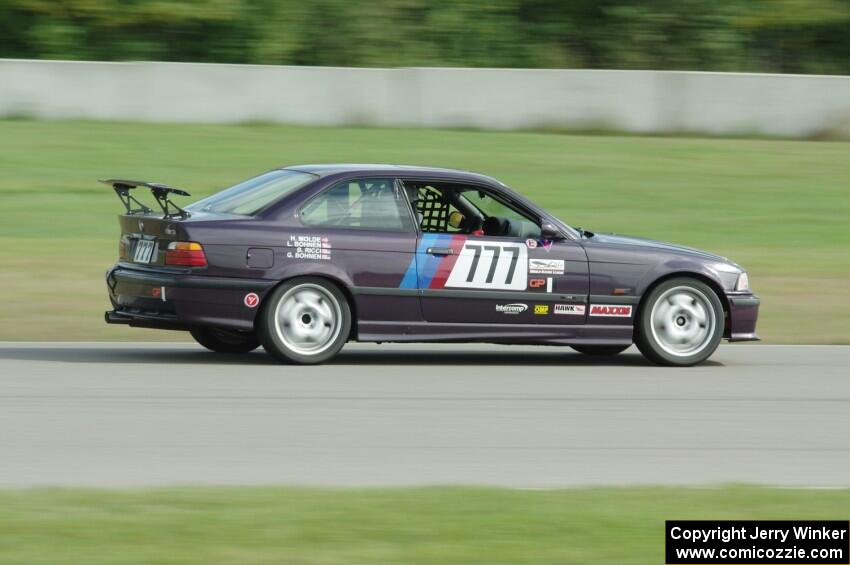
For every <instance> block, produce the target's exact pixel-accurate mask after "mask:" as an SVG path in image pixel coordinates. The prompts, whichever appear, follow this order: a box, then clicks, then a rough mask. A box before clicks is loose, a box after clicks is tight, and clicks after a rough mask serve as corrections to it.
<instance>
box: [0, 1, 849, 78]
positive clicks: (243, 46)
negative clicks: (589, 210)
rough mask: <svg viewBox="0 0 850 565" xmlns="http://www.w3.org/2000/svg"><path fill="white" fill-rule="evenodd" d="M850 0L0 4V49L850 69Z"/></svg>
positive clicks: (272, 58)
mask: <svg viewBox="0 0 850 565" xmlns="http://www.w3.org/2000/svg"><path fill="white" fill-rule="evenodd" d="M848 32H850V0H728V1H723V2H717V1H714V0H678V1H676V2H669V1H665V0H571V1H564V0H490V1H488V2H471V1H469V0H466V1H457V0H452V1H450V0H372V1H370V2H351V1H350V0H308V1H302V0H204V1H201V0H3V1H2V2H0V57H18V58H50V59H96V60H165V61H204V62H223V63H259V64H287V65H338V66H472V67H542V68H562V67H571V68H623V69H650V68H651V69H688V70H712V71H758V72H786V73H823V74H850V33H848Z"/></svg>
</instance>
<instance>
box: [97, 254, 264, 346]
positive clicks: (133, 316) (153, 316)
mask: <svg viewBox="0 0 850 565" xmlns="http://www.w3.org/2000/svg"><path fill="white" fill-rule="evenodd" d="M274 282H275V281H270V280H263V279H243V278H233V277H216V276H208V275H198V274H192V273H180V272H171V271H157V270H151V269H134V268H132V267H127V266H124V265H116V266H115V267H113V268H111V269H110V270H109V271H108V272H107V273H106V286H107V288H108V290H109V299H110V301H111V302H112V306H113V308H114V309H113V310H111V311H108V312H106V314H105V319H106V323H108V324H127V325H130V326H134V327H145V328H157V329H174V330H186V329H191V328H192V327H197V326H214V327H220V328H226V329H232V330H241V331H252V330H253V329H254V318H255V316H256V313H257V306H254V307H248V306H246V305H245V295H246V294H248V293H256V294H257V295H258V296H259V297H260V302H259V303H262V300H263V298H264V296H265V294H266V292H267V291H268V290H269V289H270V288H271V287H272V285H274Z"/></svg>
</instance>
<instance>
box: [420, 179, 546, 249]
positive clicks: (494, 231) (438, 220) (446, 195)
mask: <svg viewBox="0 0 850 565" xmlns="http://www.w3.org/2000/svg"><path fill="white" fill-rule="evenodd" d="M405 187H406V188H407V189H408V194H409V195H410V197H411V200H412V202H413V206H414V210H416V216H417V221H418V222H419V226H420V228H421V229H422V231H423V232H426V233H429V232H430V233H461V234H468V235H473V236H497V237H518V238H533V239H539V237H540V227H539V225H538V223H537V221H536V220H535V219H534V218H531V217H529V216H526V215H525V214H524V213H522V212H520V211H519V210H517V209H515V208H513V207H512V206H510V205H508V204H507V203H505V202H503V201H502V200H500V199H499V198H498V197H497V196H495V195H493V194H491V193H490V192H488V191H487V190H484V189H482V188H479V187H477V186H470V185H461V184H451V183H413V182H406V183H405Z"/></svg>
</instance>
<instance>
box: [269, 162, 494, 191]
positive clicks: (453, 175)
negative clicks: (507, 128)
mask: <svg viewBox="0 0 850 565" xmlns="http://www.w3.org/2000/svg"><path fill="white" fill-rule="evenodd" d="M284 168H285V169H289V170H293V171H303V172H306V173H312V174H314V175H319V176H330V175H338V174H344V173H357V174H363V175H381V176H385V175H398V176H416V177H431V178H441V179H443V178H444V179H446V180H460V181H464V180H466V181H473V182H474V181H478V182H482V181H483V182H487V183H496V184H500V185H502V186H504V183H502V182H501V181H498V180H496V179H494V178H493V177H489V176H487V175H483V174H481V173H476V172H472V171H464V170H461V169H447V168H443V167H422V166H416V165H391V164H372V163H324V164H313V165H290V166H287V167H284Z"/></svg>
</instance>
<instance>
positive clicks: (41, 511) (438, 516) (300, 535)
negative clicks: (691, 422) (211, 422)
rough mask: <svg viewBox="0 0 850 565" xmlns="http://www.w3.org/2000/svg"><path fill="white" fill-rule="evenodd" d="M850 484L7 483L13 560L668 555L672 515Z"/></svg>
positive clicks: (838, 511)
mask: <svg viewBox="0 0 850 565" xmlns="http://www.w3.org/2000/svg"><path fill="white" fill-rule="evenodd" d="M847 508H850V490H838V491H812V490H780V489H768V488H759V487H723V488H717V489H714V488H712V489H684V488H598V489H571V490H554V491H518V490H503V489H488V488H453V487H429V488H412V489H372V490H369V489H367V490H363V489H360V490H348V489H346V490H329V489H296V488H270V487H256V488H254V487H239V488H204V487H188V488H185V487H184V488H164V489H155V490H138V491H136V490H130V491H121V490H119V491H108V490H76V489H75V490H31V491H17V492H15V491H5V492H0V562H3V563H85V564H94V563H165V562H167V563H240V564H244V563H300V564H301V563H303V564H339V563H406V564H424V563H435V564H444V563H482V564H498V563H511V564H518V565H519V564H523V563H533V564H536V565H540V564H545V563H597V564H606V563H611V564H617V565H630V564H643V563H645V564H653V565H654V564H657V563H663V546H664V521H665V520H668V519H833V520H844V519H846V518H847Z"/></svg>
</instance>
